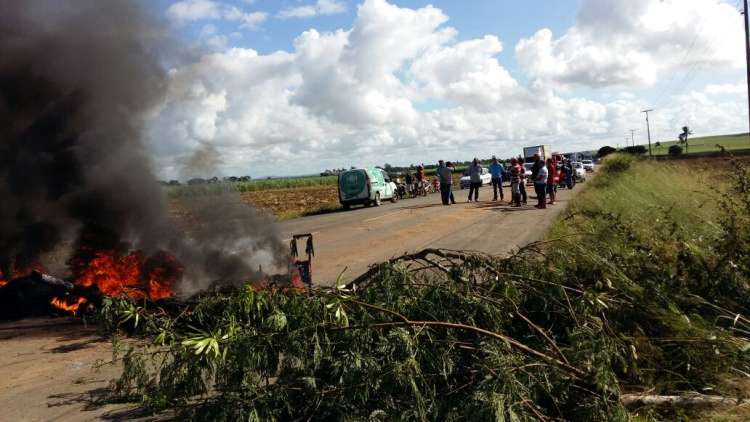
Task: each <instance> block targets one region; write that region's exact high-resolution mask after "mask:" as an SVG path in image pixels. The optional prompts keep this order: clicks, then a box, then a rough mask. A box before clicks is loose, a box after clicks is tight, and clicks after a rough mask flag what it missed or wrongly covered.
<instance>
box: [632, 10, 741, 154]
mask: <svg viewBox="0 0 750 422" xmlns="http://www.w3.org/2000/svg"><path fill="white" fill-rule="evenodd" d="M745 1H747V0H745ZM650 111H654V110H653V109H651V108H650V109H648V110H643V111H642V112H641V113H646V131H647V132H648V156H649V157H653V156H654V155H653V154H652V153H651V124H650V123H649V121H648V113H649V112H650Z"/></svg>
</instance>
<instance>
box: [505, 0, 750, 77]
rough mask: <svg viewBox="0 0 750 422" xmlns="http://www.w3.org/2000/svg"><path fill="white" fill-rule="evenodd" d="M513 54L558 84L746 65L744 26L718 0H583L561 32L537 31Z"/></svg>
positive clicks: (531, 70) (730, 8)
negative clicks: (573, 20) (566, 26)
mask: <svg viewBox="0 0 750 422" xmlns="http://www.w3.org/2000/svg"><path fill="white" fill-rule="evenodd" d="M516 56H517V59H518V61H519V63H520V64H521V66H522V67H523V68H524V69H525V70H526V71H527V72H528V74H529V76H531V77H533V78H539V79H541V80H545V81H548V82H553V83H556V84H561V85H567V84H577V85H584V86H590V87H594V88H601V87H609V86H616V85H620V86H625V87H639V86H650V85H654V84H655V83H656V82H657V80H658V78H659V77H660V76H663V75H664V74H665V73H668V72H674V71H677V70H681V69H685V68H690V67H697V68H710V67H723V66H729V67H741V66H744V63H745V60H744V28H743V26H742V16H741V15H740V14H739V13H738V12H737V9H736V8H735V7H734V6H732V5H730V4H728V3H725V2H722V1H718V0H661V1H654V0H627V1H622V0H582V3H581V6H580V10H579V13H578V17H577V21H576V23H575V25H574V26H572V27H570V28H569V29H568V30H567V31H566V32H565V34H563V35H562V36H561V37H560V38H557V39H555V38H554V35H553V34H552V31H551V30H549V29H546V28H544V29H541V30H539V31H538V32H537V33H536V34H534V35H533V36H531V37H529V38H525V39H522V40H521V41H520V42H519V43H518V45H517V46H516Z"/></svg>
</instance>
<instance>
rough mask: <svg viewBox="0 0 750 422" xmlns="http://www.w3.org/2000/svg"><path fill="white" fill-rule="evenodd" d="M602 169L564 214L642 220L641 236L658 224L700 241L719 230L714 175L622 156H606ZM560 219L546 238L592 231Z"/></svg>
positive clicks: (582, 224) (589, 226) (680, 165)
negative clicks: (665, 225) (671, 226)
mask: <svg viewBox="0 0 750 422" xmlns="http://www.w3.org/2000/svg"><path fill="white" fill-rule="evenodd" d="M603 170H604V171H602V172H601V173H600V174H599V175H598V176H597V177H595V178H594V179H593V180H592V181H591V183H589V184H588V185H587V189H586V190H584V191H583V192H581V193H580V195H579V197H577V198H576V201H575V202H574V203H573V205H572V206H571V208H570V210H569V213H570V214H571V215H575V214H587V213H590V212H592V211H602V212H606V213H610V214H616V215H618V216H620V217H621V218H622V219H624V220H626V221H632V222H641V224H638V225H637V226H636V227H637V230H639V231H641V233H639V234H641V235H645V234H646V233H647V232H648V231H652V230H654V229H655V226H657V225H663V224H674V225H676V227H677V228H678V229H679V230H682V231H689V232H691V234H692V237H694V238H696V239H699V238H701V236H706V235H707V234H709V233H713V232H716V231H717V230H719V229H720V227H719V223H718V219H719V216H720V213H721V211H720V209H719V207H718V198H719V196H720V192H721V190H722V189H723V187H717V183H718V179H717V177H716V171H715V170H713V171H711V172H709V171H708V170H705V169H702V168H700V167H697V166H694V165H689V164H685V163H681V162H677V163H673V162H653V161H647V160H639V159H636V158H633V157H631V156H627V155H624V154H618V155H614V156H610V157H607V158H606V159H605V161H604V168H603ZM570 222H571V220H569V219H568V220H561V222H559V223H558V224H557V225H555V226H554V227H553V229H552V230H551V232H550V234H549V236H550V237H560V236H564V235H567V234H569V233H570V232H571V231H574V230H577V231H581V230H583V231H587V232H589V231H596V229H595V227H593V226H592V224H593V223H592V221H586V220H582V221H576V222H575V223H573V224H571V223H570Z"/></svg>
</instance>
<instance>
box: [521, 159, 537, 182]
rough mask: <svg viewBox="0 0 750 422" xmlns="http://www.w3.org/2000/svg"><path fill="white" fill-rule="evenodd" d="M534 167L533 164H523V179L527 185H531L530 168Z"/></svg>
mask: <svg viewBox="0 0 750 422" xmlns="http://www.w3.org/2000/svg"><path fill="white" fill-rule="evenodd" d="M532 167H534V163H523V169H524V177H525V178H526V182H527V183H531V182H532V180H531V174H532V171H531V168H532Z"/></svg>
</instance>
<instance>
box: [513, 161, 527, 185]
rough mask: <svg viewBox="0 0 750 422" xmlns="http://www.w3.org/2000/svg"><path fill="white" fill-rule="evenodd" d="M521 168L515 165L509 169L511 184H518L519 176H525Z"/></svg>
mask: <svg viewBox="0 0 750 422" xmlns="http://www.w3.org/2000/svg"><path fill="white" fill-rule="evenodd" d="M525 173H526V172H525V171H524V169H523V167H521V166H520V165H518V164H516V165H515V166H513V167H512V168H511V169H510V182H511V183H519V182H520V181H521V175H522V174H525Z"/></svg>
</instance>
